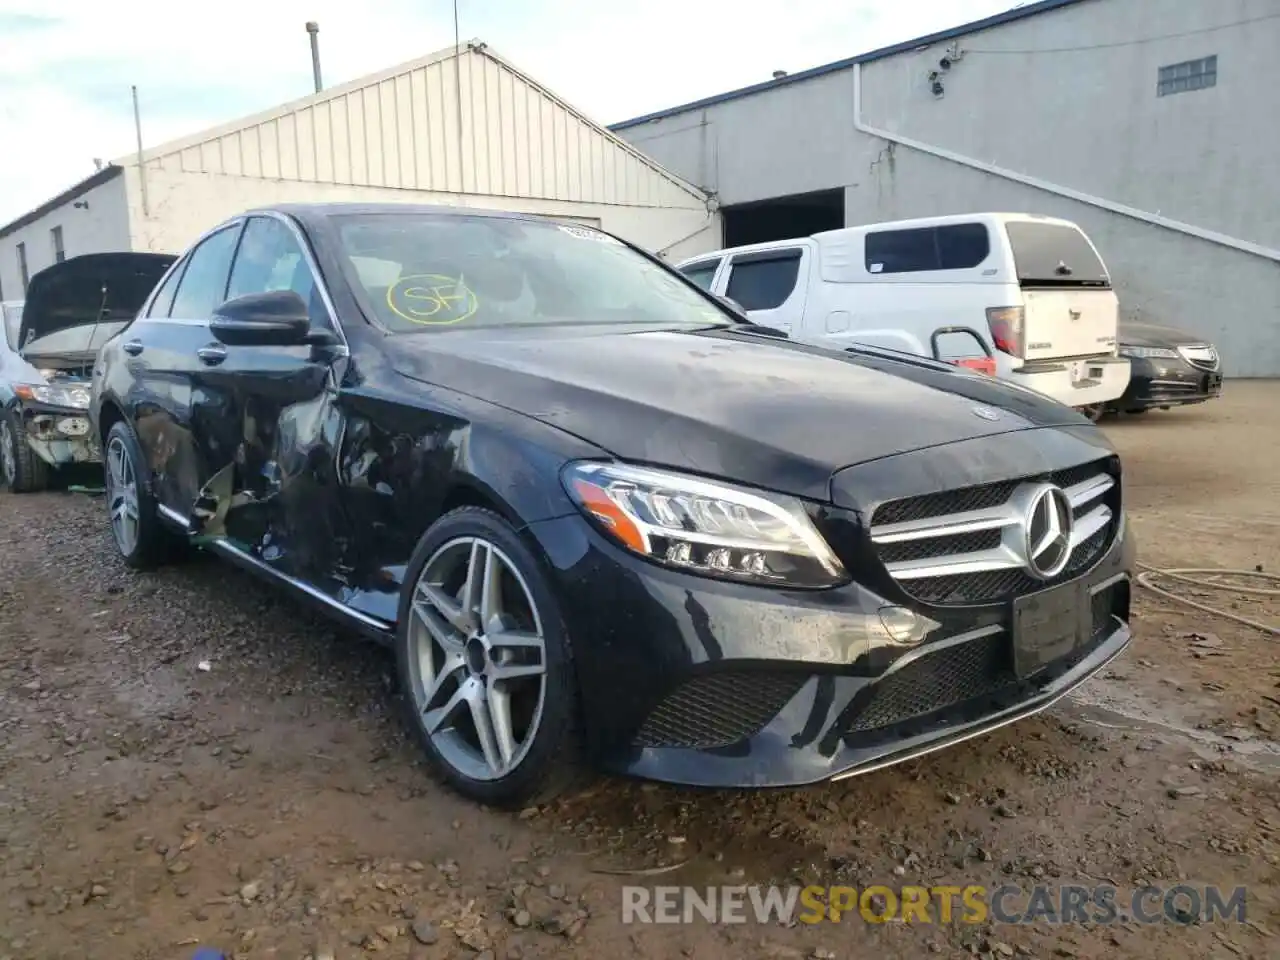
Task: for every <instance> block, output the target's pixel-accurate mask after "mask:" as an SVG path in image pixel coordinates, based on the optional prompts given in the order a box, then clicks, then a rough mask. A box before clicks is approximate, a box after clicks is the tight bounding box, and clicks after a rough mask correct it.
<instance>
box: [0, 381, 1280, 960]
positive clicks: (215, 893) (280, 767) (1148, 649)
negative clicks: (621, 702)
mask: <svg viewBox="0 0 1280 960" xmlns="http://www.w3.org/2000/svg"><path fill="white" fill-rule="evenodd" d="M1277 407H1280V383H1250V382H1241V383H1229V384H1228V385H1227V393H1226V396H1225V397H1224V398H1223V399H1222V400H1221V401H1218V402H1215V403H1212V404H1209V405H1206V406H1204V407H1201V408H1192V409H1188V410H1184V411H1172V412H1168V413H1154V414H1151V415H1149V416H1146V417H1142V418H1134V419H1132V420H1124V421H1117V422H1115V423H1112V424H1110V425H1108V427H1107V429H1108V432H1109V433H1111V435H1112V436H1113V437H1114V439H1115V441H1116V443H1117V445H1118V446H1119V447H1120V448H1121V450H1122V452H1123V453H1124V455H1125V463H1126V470H1127V474H1128V477H1129V480H1128V484H1129V485H1128V491H1129V493H1128V497H1129V502H1128V506H1129V510H1130V518H1131V521H1132V523H1133V526H1134V529H1135V530H1136V531H1137V534H1138V537H1139V543H1140V550H1141V553H1142V559H1143V560H1144V561H1146V562H1147V563H1150V564H1152V565H1155V566H1161V567H1169V566H1176V567H1189V566H1195V567H1230V568H1245V569H1254V568H1255V566H1259V565H1260V566H1262V567H1264V568H1265V569H1267V570H1276V569H1280V546H1278V544H1280V443H1277V439H1280V428H1277V427H1276V425H1275V420H1274V411H1275V410H1276V409H1277ZM0 561H3V574H0V703H3V711H0V958H3V957H11V958H13V960H18V958H28V957H30V958H39V960H45V958H61V957H66V958H72V957H75V958H78V960H79V958H86V957H88V958H108V960H115V958H156V960H160V958H176V957H188V956H190V953H191V951H192V949H193V945H195V944H197V943H199V944H208V945H216V946H218V947H220V948H222V949H223V950H225V951H227V952H228V953H232V952H234V953H235V955H236V956H238V957H253V958H257V957H280V958H302V957H314V958H317V960H318V958H347V957H362V956H365V955H366V954H369V955H380V956H387V957H401V958H403V957H414V958H450V957H479V958H480V960H491V958H493V960H496V958H502V957H508V958H513V960H514V958H519V957H526V958H534V957H583V958H587V957H590V958H597V957H602V956H608V957H615V958H619V960H620V958H625V957H636V958H649V957H652V958H668V957H675V956H680V955H685V956H695V955H696V956H699V957H724V958H726V960H728V958H735V960H736V958H741V957H778V958H788V957H790V958H800V957H816V958H832V957H838V958H851V957H856V956H864V955H870V954H875V955H878V956H882V957H889V958H894V957H903V958H907V957H910V958H915V957H919V956H922V955H930V954H932V955H939V956H944V957H949V956H972V955H979V956H984V957H1042V958H1047V957H1078V958H1101V957H1104V956H1107V957H1110V956H1115V955H1120V956H1126V957H1133V958H1139V960H1143V958H1151V960H1154V958H1161V960H1164V958H1165V957H1168V956H1171V955H1172V956H1180V957H1181V956H1187V957H1224V958H1228V957H1253V958H1258V960H1262V958H1264V957H1274V956H1275V955H1276V954H1275V949H1276V943H1277V942H1278V940H1277V938H1278V937H1280V886H1278V878H1280V783H1278V782H1277V770H1278V769H1280V762H1277V761H1278V759H1280V746H1277V744H1276V743H1275V741H1276V740H1277V739H1280V657H1277V655H1276V647H1275V646H1274V644H1275V642H1276V641H1275V640H1274V639H1268V638H1267V637H1265V636H1263V635H1262V634H1260V633H1258V632H1256V631H1251V630H1249V629H1247V628H1243V627H1237V626H1236V625H1234V624H1232V623H1230V622H1229V621H1225V620H1221V619H1216V618H1213V617H1210V616H1207V615H1202V614H1200V613H1198V612H1196V611H1192V610H1188V609H1187V608H1185V607H1179V606H1177V605H1174V604H1172V603H1170V602H1168V601H1166V600H1164V599H1161V598H1157V597H1155V596H1154V595H1152V594H1150V593H1146V592H1140V593H1139V602H1138V610H1137V617H1138V619H1137V639H1136V641H1135V644H1134V647H1133V649H1132V650H1131V651H1130V653H1129V654H1128V655H1127V656H1126V657H1125V658H1123V659H1122V661H1120V663H1119V665H1118V666H1117V667H1116V668H1115V669H1113V670H1112V671H1110V672H1109V673H1108V674H1107V675H1106V676H1103V677H1099V678H1096V679H1095V680H1094V681H1092V682H1091V683H1090V684H1089V685H1087V687H1086V688H1085V690H1084V691H1083V692H1082V694H1081V696H1079V697H1077V698H1073V700H1072V701H1071V702H1070V703H1069V704H1067V705H1066V706H1064V707H1061V708H1057V709H1055V710H1054V711H1053V712H1051V713H1050V714H1047V715H1042V716H1040V717H1037V718H1033V719H1030V720H1027V721H1023V722H1021V723H1018V724H1015V725H1014V726H1012V727H1009V728H1005V729H1004V730H1002V731H1000V732H998V733H996V734H993V735H991V736H989V737H986V738H982V739H980V740H978V741H974V742H971V743H968V744H964V745H961V746H958V747H955V748H953V749H950V750H947V751H944V752H942V753H939V754H937V755H934V756H931V757H928V758H925V759H922V760H920V761H916V762H913V763H910V764H906V765H902V766H898V767H895V768H891V769H889V770H885V771H881V772H879V773H875V774H871V775H868V776H865V777H862V778H857V779H854V780H851V781H845V782H843V783H840V784H832V785H827V786H823V787H818V788H813V789H807V790H799V791H779V792H767V793H746V792H732V793H725V792H700V791H687V790H678V789H673V788H668V787H656V786H653V785H647V784H635V783H626V782H619V781H608V780H602V781H600V782H599V783H597V784H596V785H595V786H593V787H591V788H589V789H588V790H587V791H586V792H583V793H580V794H578V795H576V796H573V797H570V798H568V799H566V800H564V801H561V802H559V803H557V804H555V805H553V806H551V807H548V808H543V809H537V810H527V811H524V812H523V813H521V814H519V815H512V814H502V813H496V812H493V811H489V810H485V809H481V808H477V807H474V806H471V805H469V804H467V803H465V802H462V801H460V800H458V799H457V798H456V797H454V796H452V795H450V794H448V793H446V792H444V791H442V790H441V789H440V788H438V787H437V786H435V785H434V784H433V783H432V781H430V780H429V779H428V777H427V776H426V774H425V772H424V770H423V769H422V767H421V765H420V764H419V762H418V760H417V757H416V755H415V751H414V749H413V748H412V746H411V745H410V744H409V742H408V741H407V739H406V737H405V736H404V735H403V733H402V731H401V729H400V727H399V725H398V723H397V722H396V720H395V719H394V717H393V716H392V715H391V713H392V709H391V697H392V696H393V692H394V691H393V683H392V680H391V671H392V665H391V661H390V658H389V656H388V655H386V654H385V653H383V652H382V651H380V650H378V649H376V648H373V647H371V646H369V645H367V644H363V643H361V642H359V641H356V640H353V639H352V638H350V637H348V636H344V635H341V634H339V633H337V632H335V630H334V628H333V627H332V626H331V625H330V624H329V623H328V622H326V621H322V620H319V619H316V618H313V617H312V616H310V615H309V614H308V613H307V612H306V611H305V610H303V609H302V608H300V607H299V606H297V605H296V604H295V603H294V602H292V601H291V600H289V599H287V598H283V597H280V596H277V595H276V594H274V593H272V592H271V591H269V590H268V589H266V588H265V587H263V586H260V585H259V584H258V583H257V582H256V581H254V580H252V579H250V578H249V577H247V576H245V575H242V574H241V573H240V572H239V571H236V570H234V569H231V568H230V567H228V566H226V565H224V564H221V563H219V562H218V561H216V560H213V559H212V558H208V557H199V556H198V557H195V558H193V559H192V560H190V561H188V562H186V563H183V564H181V565H179V566H175V567H172V568H169V569H165V570H162V571H159V572H157V573H152V574H135V573H131V572H129V571H127V570H126V569H125V568H124V567H123V565H122V564H120V563H119V562H118V561H117V560H116V559H115V557H114V554H113V551H112V550H111V548H110V545H109V543H108V539H107V533H106V528H105V523H104V519H103V509H102V504H101V501H100V500H95V499H92V498H89V497H86V496H82V495H77V494H70V493H48V494H41V495H36V496H25V497H13V496H7V495H0ZM1190 594H1191V595H1193V596H1196V597H1198V598H1200V599H1203V600H1206V601H1207V602H1210V603H1213V604H1215V605H1219V606H1222V607H1224V608H1226V609H1232V610H1235V611H1236V612H1240V613H1242V614H1245V615H1248V616H1251V617H1254V618H1262V619H1269V620H1270V622H1273V623H1276V622H1280V603H1274V602H1271V603H1266V602H1260V601H1259V600H1258V598H1256V597H1249V596H1246V595H1243V594H1239V593H1236V592H1233V591H1229V590H1228V591H1209V590H1201V589H1198V588H1193V589H1192V590H1191V591H1190ZM1264 599H1267V598H1264ZM1269 599H1270V600H1274V599H1275V598H1269ZM206 668H207V669H206ZM676 865H681V866H679V867H678V869H676V870H674V871H672V872H669V873H665V874H660V875H659V874H657V873H656V869H657V868H661V867H663V866H676ZM646 870H647V871H649V872H647V873H646V872H641V871H646ZM1179 881H1186V882H1191V883H1201V884H1218V885H1220V886H1224V887H1227V888H1231V887H1235V886H1237V885H1247V886H1248V888H1249V893H1248V907H1247V911H1248V921H1247V922H1246V923H1243V924H1241V923H1234V922H1226V921H1222V920H1218V921H1215V922H1212V923H1197V924H1193V925H1190V926H1182V925H1175V924H1165V925H1160V926H1156V927H1142V926H1140V925H1138V924H1136V923H1134V922H1132V921H1124V922H1118V923H1115V924H1109V925H1090V924H1073V925H1051V924H1047V923H1043V922H1041V923H1036V924H1030V925H1019V926H1011V925H994V926H993V925H990V924H984V925H964V924H952V925H943V924H938V925H926V924H919V923H915V924H897V923H895V924H883V925H870V924H865V923H863V922H862V921H860V920H846V921H845V922H844V923H842V924H840V925H838V926H837V925H830V924H822V925H816V926H808V925H803V924H801V925H795V926H791V927H783V926H780V925H778V924H776V923H774V924H757V923H754V922H751V923H746V924H739V925H720V926H715V925H711V924H708V923H705V922H701V921H699V922H695V923H692V924H677V925H645V926H636V925H630V926H629V925H624V924H623V923H622V922H621V902H622V901H621V887H622V885H623V884H626V883H631V884H642V885H646V886H650V887H652V886H654V885H656V884H681V885H694V886H705V885H706V884H711V883H728V884H744V883H745V884H751V883H771V882H776V883H821V884H836V883H840V884H851V885H856V886H858V887H863V886H865V885H867V884H872V883H884V884H888V885H890V886H894V887H897V886H901V885H903V884H916V883H919V884H925V885H937V884H956V885H964V884H974V883H983V884H987V885H989V886H996V885H999V884H1001V883H1010V882H1012V883H1020V884H1023V885H1024V886H1027V885H1030V884H1033V883H1037V882H1040V883H1047V884H1068V883H1076V884H1086V885H1087V884H1096V883H1114V884H1116V885H1118V886H1120V887H1121V888H1128V887H1130V886H1133V885H1141V884H1144V883H1151V884H1154V885H1158V886H1171V885H1173V884H1175V883H1177V882H1179ZM1268 942H1270V943H1271V947H1270V948H1268V947H1267V946H1266V944H1267V943H1268Z"/></svg>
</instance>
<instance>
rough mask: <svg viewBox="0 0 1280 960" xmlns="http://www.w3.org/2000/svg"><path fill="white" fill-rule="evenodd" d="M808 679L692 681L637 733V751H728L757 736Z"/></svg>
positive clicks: (773, 676)
mask: <svg viewBox="0 0 1280 960" xmlns="http://www.w3.org/2000/svg"><path fill="white" fill-rule="evenodd" d="M808 679H809V677H808V675H807V674H802V673H765V672H745V671H744V672H736V673H714V674H708V675H706V676H702V677H695V678H694V679H692V680H688V681H686V682H685V683H683V684H682V685H681V686H680V687H678V688H677V689H676V690H675V691H674V692H673V693H671V694H669V695H668V696H667V697H666V698H664V699H663V700H662V701H661V702H660V703H659V704H658V706H657V707H655V708H654V710H653V712H652V713H650V714H649V716H648V718H647V719H646V720H645V722H644V724H643V725H642V726H641V727H640V731H639V733H637V734H636V738H635V743H636V745H637V746H641V747H689V748H695V749H703V750H705V749H709V748H712V747H727V746H729V745H730V744H734V743H738V742H739V741H741V740H745V739H746V738H748V737H750V736H753V735H755V734H756V733H759V732H760V730H761V729H762V728H763V727H764V726H765V724H767V723H768V722H769V721H770V720H772V719H773V718H774V717H775V716H777V715H778V711H779V710H781V709H782V708H783V707H785V706H786V705H787V702H788V701H790V700H791V698H792V697H794V696H795V695H796V694H797V693H799V692H800V688H801V687H802V686H804V684H805V682H806V681H807V680H808Z"/></svg>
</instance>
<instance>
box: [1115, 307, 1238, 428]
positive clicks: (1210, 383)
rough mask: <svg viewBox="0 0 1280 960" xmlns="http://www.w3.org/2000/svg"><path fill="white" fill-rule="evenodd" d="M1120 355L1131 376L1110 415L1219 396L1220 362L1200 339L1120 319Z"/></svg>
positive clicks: (1184, 333)
mask: <svg viewBox="0 0 1280 960" xmlns="http://www.w3.org/2000/svg"><path fill="white" fill-rule="evenodd" d="M1118 334H1119V335H1118V337H1117V339H1118V340H1119V342H1120V356H1122V357H1128V358H1129V365H1130V370H1131V375H1130V377H1129V386H1128V388H1127V389H1126V390H1125V392H1124V394H1123V395H1122V396H1121V397H1119V398H1118V399H1116V400H1114V401H1112V403H1111V404H1110V405H1109V406H1110V409H1111V411H1112V412H1120V413H1146V412H1147V411H1148V410H1151V409H1154V408H1159V409H1161V410H1168V409H1169V408H1170V407H1180V406H1184V405H1186V404H1189V403H1204V402H1205V401H1206V400H1212V399H1214V398H1215V397H1218V396H1221V395H1222V361H1221V358H1220V357H1219V356H1218V350H1217V348H1216V347H1214V345H1213V344H1212V343H1210V342H1209V341H1207V340H1205V339H1204V338H1202V337H1197V336H1195V335H1194V334H1190V333H1187V332H1186V331H1185V330H1179V329H1177V328H1176V327H1167V326H1164V325H1163V324H1158V323H1144V322H1141V321H1137V320H1121V321H1120V326H1119V329H1118Z"/></svg>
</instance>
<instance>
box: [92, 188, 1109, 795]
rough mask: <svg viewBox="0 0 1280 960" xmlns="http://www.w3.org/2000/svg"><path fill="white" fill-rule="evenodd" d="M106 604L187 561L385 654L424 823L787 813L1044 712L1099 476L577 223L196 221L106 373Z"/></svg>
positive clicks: (1098, 435)
mask: <svg viewBox="0 0 1280 960" xmlns="http://www.w3.org/2000/svg"><path fill="white" fill-rule="evenodd" d="M92 393H93V401H92V404H91V407H90V416H91V419H92V421H93V425H94V430H95V431H96V432H97V434H98V435H99V437H100V438H101V442H102V444H103V448H104V451H105V455H104V459H105V463H106V470H105V476H106V485H107V491H106V497H105V498H104V505H105V510H104V514H105V516H104V521H105V522H108V523H109V524H110V529H111V533H112V536H113V539H114V541H115V546H116V549H117V550H118V552H119V554H120V555H121V557H122V558H123V561H124V562H125V563H126V564H127V565H129V566H130V567H134V568H144V567H149V566H152V565H154V564H157V563H161V562H163V561H164V560H165V559H166V558H168V557H169V556H171V555H172V554H173V550H172V549H171V548H174V547H177V548H178V552H181V551H182V549H184V548H185V547H187V546H190V545H192V544H193V543H194V544H196V545H198V546H200V547H202V548H204V549H207V550H209V551H211V552H215V553H217V554H220V555H221V556H222V557H224V558H226V559H227V560H229V561H231V562H233V563H235V564H238V565H239V566H241V567H243V568H244V569H246V570H248V571H250V572H252V573H253V574H255V575H258V576H260V577H263V578H264V579H266V580H267V581H269V582H271V583H273V584H275V585H276V586H277V587H279V588H280V589H282V590H284V591H287V592H289V593H291V594H292V595H294V596H295V597H297V598H298V599H300V600H304V601H309V602H311V603H313V604H315V605H316V606H317V607H318V608H319V609H321V610H323V611H325V612H327V613H329V614H331V615H332V616H334V617H335V618H337V619H338V620H339V621H340V622H342V623H343V624H346V625H348V626H349V627H350V628H351V629H352V631H353V632H362V633H364V634H366V635H368V636H369V637H371V638H373V639H375V640H377V641H380V642H382V643H384V644H386V645H387V646H388V647H390V648H391V649H392V650H393V651H394V652H395V657H396V670H397V674H398V678H399V686H400V689H401V692H402V694H403V696H401V697H399V698H398V704H399V705H400V706H402V707H403V708H404V712H405V718H404V719H405V723H406V725H407V727H408V729H409V730H410V731H411V732H412V734H413V735H414V737H415V738H416V740H417V741H418V743H419V745H420V746H421V748H422V749H423V751H424V753H425V755H426V757H427V758H428V759H429V761H430V763H431V766H432V768H433V769H434V770H435V771H436V772H437V773H438V774H439V775H440V777H441V778H442V779H444V780H445V781H446V782H447V783H449V784H450V785H452V786H453V787H454V788H456V789H457V790H458V791H460V792H461V793H463V794H464V795H466V796H467V797H470V798H472V799H473V800H476V801H479V802H482V803H486V804H493V805H501V806H508V807H523V806H527V805H529V804H531V803H535V802H540V801H541V800H544V799H545V798H547V797H550V796H553V795H554V794H556V793H557V792H559V791H562V790H563V789H565V787H566V786H567V785H569V784H571V783H573V782H574V781H575V780H576V775H577V772H578V771H579V770H581V769H582V768H583V767H589V768H597V769H605V770H609V771H613V772H616V773H623V774H628V775H631V776H639V777H647V778H654V779H659V780H666V781H671V782H678V783H685V784H698V785H702V786H708V787H711V786H714V787H763V786H782V785H798V784H805V783H814V782H818V781H823V780H830V779H836V778H841V777H848V776H853V775H854V774H859V773H864V772H866V771H869V770H874V769H877V768H878V767H881V766H884V765H886V764H890V763H896V762H899V761H901V760H906V759H909V758H912V757H917V756H920V755H921V754H924V753H927V752H929V751H931V750H936V749H938V748H940V747H944V746H947V745H949V744H953V743H958V742H960V741H962V740H966V739H968V738H969V737H973V736H977V735H979V734H982V733H985V732H986V731H989V730H992V729H995V728H996V727H999V726H1001V725H1003V724H1006V723H1010V722H1013V721H1015V720H1018V719H1020V718H1022V717H1025V716H1028V715H1030V714H1032V713H1035V712H1037V711H1039V710H1042V709H1044V708H1045V707H1047V706H1048V705H1049V704H1051V703H1053V702H1054V701H1055V700H1057V699H1058V698H1060V697H1062V696H1063V695H1064V694H1066V693H1067V691H1069V690H1071V689H1072V688H1074V687H1075V686H1077V685H1078V684H1080V683H1082V682H1083V681H1085V680H1086V679H1088V678H1089V677H1090V676H1092V675H1093V674H1095V673H1096V672H1097V671H1098V670H1100V669H1102V668H1103V667H1104V666H1105V665H1106V664H1107V663H1109V662H1110V661H1111V660H1112V659H1114V658H1115V657H1116V656H1117V655H1119V654H1120V653H1121V652H1122V651H1123V650H1124V649H1125V648H1126V647H1127V645H1128V644H1129V638H1130V631H1129V625H1128V620H1129V577H1130V571H1131V569H1132V565H1133V546H1132V539H1131V537H1130V536H1129V535H1128V532H1127V530H1126V525H1125V521H1124V513H1123V509H1122V496H1121V490H1122V483H1123V476H1122V471H1121V464H1120V460H1119V458H1118V457H1117V456H1116V453H1115V450H1114V449H1113V448H1112V446H1111V445H1110V443H1109V442H1108V440H1107V438H1106V436H1105V435H1104V434H1103V433H1102V432H1101V431H1100V430H1098V428H1097V427H1096V426H1095V425H1093V424H1092V423H1090V422H1089V421H1088V420H1087V419H1085V418H1084V417H1082V416H1081V415H1080V414H1078V413H1076V412H1074V411H1073V410H1071V409H1070V408H1069V407H1067V406H1064V405H1062V404H1060V403H1057V402H1055V401H1053V400H1050V399H1049V398H1047V397H1044V396H1043V395H1041V394H1038V393H1036V392H1034V391H1031V390H1027V389H1024V388H1017V387H1013V386H1011V385H1007V384H1004V383H1002V382H998V381H996V380H994V379H992V378H990V377H986V376H982V375H978V374H972V373H969V372H967V371H961V370H958V369H957V368H956V367H953V366H951V365H949V364H945V363H939V362H936V361H934V360H928V359H924V358H922V357H917V356H913V355H901V354H895V353H892V352H886V351H883V350H878V349H874V348H863V347H858V346H855V347H853V348H851V349H848V350H832V349H827V348H825V347H821V346H814V345H809V344H804V343H799V342H796V341H793V340H790V339H788V338H786V337H785V336H782V335H779V331H777V330H772V331H771V330H769V329H767V328H764V327H761V326H758V325H756V324H753V323H751V322H750V321H749V320H748V319H747V318H746V317H744V316H742V315H741V314H739V313H738V312H736V310H735V309H734V308H733V307H732V305H730V304H729V303H727V302H724V301H721V300H718V299H717V298H716V297H715V296H713V295H712V294H710V293H708V292H706V291H704V290H702V289H700V288H699V287H697V286H696V285H695V284H694V283H693V282H692V281H690V280H688V279H686V278H685V277H683V276H682V275H680V274H679V273H677V272H676V271H674V270H672V269H671V268H670V267H669V266H667V265H666V264H664V263H662V262H661V261H660V260H659V259H658V258H657V257H655V256H653V255H652V254H649V253H647V252H645V251H644V250H641V249H640V248H638V247H636V246H634V245H631V244H629V243H626V242H624V241H622V240H620V239H618V238H616V237H614V236H612V235H610V234H608V233H605V232H602V231H600V230H597V229H594V228H592V227H588V226H584V225H581V224H573V223H566V222H561V221H556V220H549V219H544V218H538V217H532V216H527V215H521V214H503V213H498V212H493V211H482V210H476V209H468V208H461V207H459V208H432V207H420V206H416V205H412V204H406V203H397V204H367V205H365V204H315V205H285V206H277V207H270V208H266V209H260V210H253V211H249V212H248V213H245V214H243V215H240V216H236V217H233V218H230V219H229V220H227V221H225V222H223V223H222V224H220V225H218V226H217V227H215V228H214V229H212V230H211V231H210V232H208V233H206V234H205V235H204V236H203V237H202V238H200V239H199V240H198V241H197V242H196V243H195V244H194V245H193V246H192V248H191V249H190V250H188V251H187V252H186V253H185V254H184V255H183V257H182V258H181V259H180V260H179V261H178V262H177V263H176V264H175V265H174V267H173V268H172V269H171V270H170V271H169V272H168V274H167V275H166V276H165V278H164V279H163V280H162V281H161V282H160V284H159V285H158V286H157V288H156V291H155V293H154V294H153V295H152V296H151V298H150V299H149V300H148V302H147V304H146V305H145V306H144V307H143V308H142V310H141V311H140V312H139V314H138V317H137V319H136V320H135V321H134V322H133V323H131V324H130V325H129V326H128V327H126V328H125V329H124V330H123V331H122V332H121V333H120V334H119V335H117V336H116V337H115V338H114V339H112V340H111V341H110V342H109V343H107V344H106V345H105V346H104V347H103V348H102V351H101V354H100V356H99V361H98V364H97V366H96V367H95V371H94V379H93V387H92Z"/></svg>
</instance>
